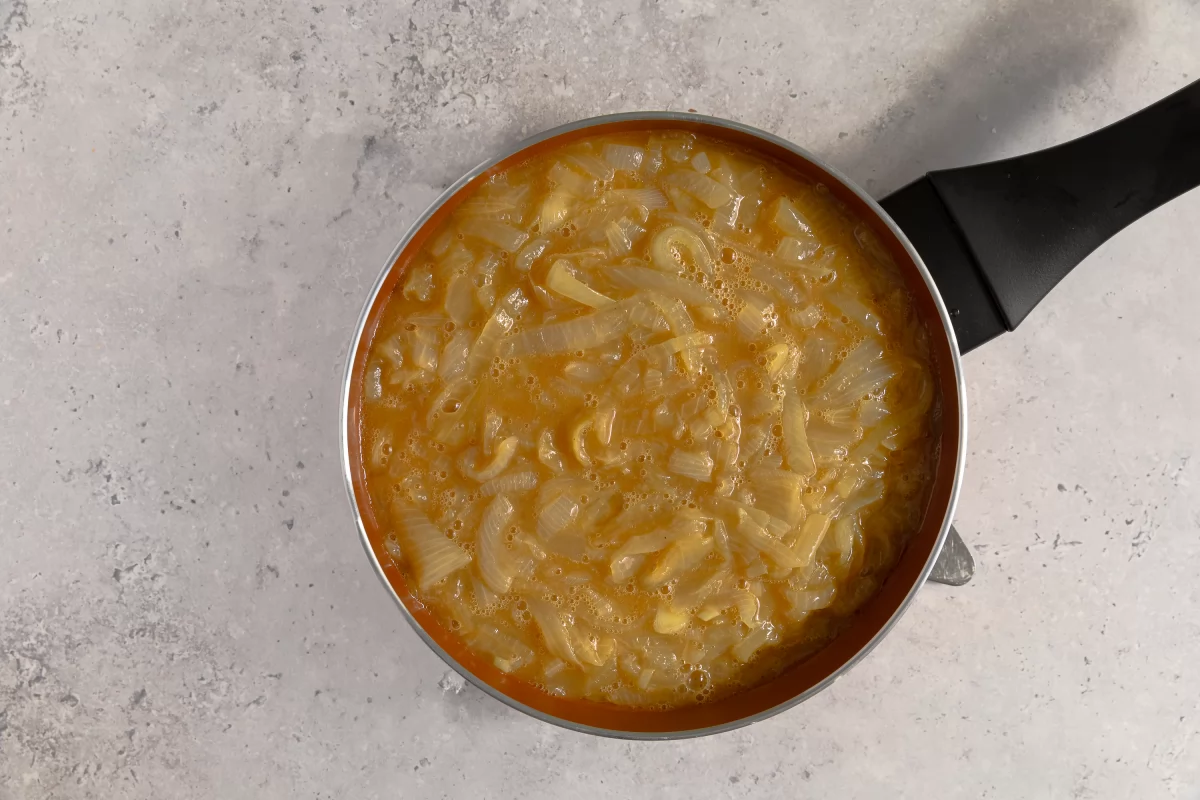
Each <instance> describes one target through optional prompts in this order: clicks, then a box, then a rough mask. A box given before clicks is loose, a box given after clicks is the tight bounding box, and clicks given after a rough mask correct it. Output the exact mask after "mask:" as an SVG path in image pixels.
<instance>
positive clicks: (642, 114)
mask: <svg viewBox="0 0 1200 800" xmlns="http://www.w3.org/2000/svg"><path fill="white" fill-rule="evenodd" d="M620 122H681V123H699V124H702V125H710V126H713V127H715V128H721V129H726V130H732V131H737V132H739V133H742V134H745V135H748V136H750V137H753V138H757V139H761V140H763V141H765V142H768V143H770V144H772V145H774V146H776V147H779V148H782V149H784V150H787V151H789V152H791V153H793V154H795V155H797V156H799V157H800V158H802V159H805V160H807V161H809V162H811V163H812V164H814V165H815V166H817V167H819V168H820V169H822V170H824V171H825V172H826V173H828V174H829V175H830V176H831V177H832V178H834V179H835V180H837V181H839V182H840V183H841V184H842V186H843V187H845V188H846V189H847V190H848V191H850V192H852V193H853V194H855V195H856V196H857V197H858V198H859V199H860V200H861V201H862V202H863V203H864V204H865V205H866V206H867V207H868V208H869V209H870V210H871V212H872V213H874V214H875V215H876V216H877V217H878V218H879V220H880V221H882V222H883V223H884V225H886V226H887V228H888V229H889V230H890V231H891V232H892V234H893V235H894V236H895V237H896V239H897V241H898V242H899V243H900V245H901V246H902V247H903V248H904V250H905V252H906V253H907V254H908V256H909V257H910V258H911V259H912V262H913V265H914V266H915V267H916V269H917V272H918V273H919V274H920V275H921V278H922V280H923V281H924V282H925V285H926V288H927V289H928V290H929V293H930V296H931V299H932V300H933V303H934V306H935V307H936V309H937V313H938V319H939V320H940V322H941V324H942V332H943V334H944V335H945V336H946V338H947V343H948V344H949V347H950V354H951V363H952V365H953V372H954V376H953V380H954V388H955V393H956V394H957V397H958V420H957V422H958V449H957V452H956V453H955V454H954V476H953V479H952V482H951V486H950V496H949V502H948V503H947V504H946V508H945V511H944V515H943V518H942V520H941V523H940V526H939V529H938V534H937V537H936V539H935V543H934V546H933V547H932V549H931V550H930V554H929V557H928V558H927V559H926V562H925V564H924V566H923V567H922V569H921V572H920V574H919V575H918V577H917V579H916V580H915V581H914V582H913V584H912V585H911V586H910V587H909V589H908V591H907V592H906V593H905V596H904V598H903V600H901V602H900V603H899V605H898V606H897V608H896V610H895V611H894V612H893V613H892V614H891V616H889V617H888V619H887V621H886V622H885V623H884V624H883V625H882V626H880V628H879V629H878V630H877V631H876V632H875V633H874V634H873V635H872V636H871V638H870V639H869V640H868V641H867V642H866V643H865V644H864V645H863V646H862V647H860V648H859V649H858V651H856V652H855V653H854V654H853V655H852V656H851V657H850V658H848V659H847V660H845V661H844V662H843V663H842V664H841V665H840V666H838V667H837V669H835V670H834V671H833V672H832V673H830V674H829V675H828V676H826V677H825V678H824V679H822V680H821V681H819V682H818V683H816V684H814V685H812V686H810V687H809V688H808V689H805V690H804V691H802V692H799V693H797V694H795V695H793V696H792V697H789V698H788V699H787V700H784V701H782V702H780V703H778V704H776V705H774V706H771V707H770V708H766V709H764V710H762V711H759V712H757V713H755V714H751V715H748V716H745V717H739V718H737V719H734V720H730V721H728V722H723V723H721V724H718V725H711V726H707V727H702V728H690V729H686V730H678V731H623V730H616V729H612V728H603V727H596V726H592V725H586V724H583V723H579V722H575V721H573V720H568V719H563V718H561V717H557V716H554V715H552V714H548V713H546V712H544V711H541V710H539V709H536V708H533V707H532V706H529V705H527V704H525V703H522V702H521V701H519V700H517V699H515V698H513V697H510V696H509V695H507V694H505V693H504V692H501V691H500V690H498V689H496V688H495V687H493V686H491V685H490V684H488V683H487V682H486V681H484V680H482V679H481V678H479V677H478V676H476V675H475V673H473V672H472V671H471V670H469V669H467V668H466V667H465V666H463V665H462V664H461V663H459V662H458V660H457V659H455V658H454V657H453V656H451V655H450V654H449V653H448V652H446V651H445V649H443V648H442V646H441V645H440V644H438V643H437V641H436V640H435V639H434V638H433V637H432V636H431V635H430V634H429V633H428V632H427V631H426V630H425V629H424V628H423V627H422V626H421V624H420V623H419V622H418V621H417V620H416V619H415V618H414V617H413V615H412V613H411V612H410V611H409V609H408V607H407V606H406V605H405V604H404V602H403V600H402V599H401V598H400V596H399V594H397V592H396V590H395V588H394V587H393V586H392V584H391V582H390V581H389V580H388V579H387V576H386V574H385V572H384V567H383V565H382V564H381V563H380V561H379V557H378V555H377V554H376V553H375V550H374V548H372V546H371V543H370V539H369V537H368V534H367V530H366V526H365V524H364V522H363V518H362V514H361V513H360V511H359V506H358V500H357V497H356V496H355V491H354V478H353V464H352V461H351V458H352V456H353V454H352V453H351V448H350V435H349V425H350V408H351V402H352V401H353V399H354V398H352V397H351V395H350V391H351V384H352V381H353V377H354V367H355V360H356V355H357V353H358V349H359V347H360V345H361V342H362V337H363V334H364V332H365V329H366V325H367V323H368V322H369V320H370V316H371V312H372V310H373V308H374V306H375V303H376V301H377V299H378V296H379V292H380V290H381V289H382V287H383V285H384V283H385V281H386V280H387V277H388V276H389V275H390V273H391V271H392V269H393V268H394V267H395V265H396V262H397V260H398V259H399V258H400V255H401V254H402V253H403V252H404V250H405V248H406V247H407V246H408V244H409V243H410V242H411V241H412V239H413V238H414V237H415V236H416V235H417V234H418V233H419V232H420V231H421V230H422V228H423V227H424V226H425V224H426V223H427V222H428V221H429V220H430V218H431V217H433V215H434V214H435V213H436V212H437V211H438V209H440V208H441V207H442V206H443V205H444V204H445V203H446V202H447V201H448V200H450V199H451V198H453V197H454V196H455V195H456V194H457V193H458V192H459V191H460V190H462V188H463V187H464V186H466V185H467V184H468V183H470V182H471V181H472V180H474V179H475V178H477V177H479V176H480V175H481V174H483V173H484V172H486V171H488V170H489V169H491V168H492V167H494V166H495V165H497V164H499V163H501V162H503V161H505V160H506V159H509V158H511V157H512V156H514V155H516V154H518V153H520V152H521V151H523V150H526V149H528V148H530V147H532V146H534V145H537V144H538V143H540V142H544V141H546V140H548V139H552V138H554V137H557V136H561V135H564V134H568V133H574V132H577V131H579V130H582V129H585V128H590V127H596V126H601V125H607V124H610V123H620ZM338 438H339V444H340V451H341V453H340V454H341V468H342V478H343V481H344V483H345V488H346V494H347V499H348V500H349V503H350V506H351V509H352V511H353V514H354V519H355V524H356V527H357V528H358V533H359V540H360V542H361V544H362V546H363V549H364V550H365V551H366V553H367V558H368V559H369V560H370V562H371V566H372V568H373V569H374V571H375V574H376V576H377V577H378V578H379V579H380V581H381V582H382V583H383V584H384V586H385V587H386V588H387V591H388V593H389V594H390V595H391V597H392V599H393V600H394V601H395V603H396V605H397V606H399V608H400V610H401V613H402V614H403V615H404V618H405V619H406V620H407V621H408V623H409V625H410V626H411V627H412V628H413V630H414V631H416V633H417V635H418V636H419V637H420V638H421V640H422V641H424V642H425V644H426V645H427V646H428V647H429V648H430V649H431V650H433V652H434V653H436V654H437V655H438V656H439V657H440V658H441V659H442V661H444V662H445V663H446V665H447V666H449V667H450V668H451V669H453V670H454V671H455V672H457V673H458V674H459V675H460V676H462V677H463V678H464V679H465V680H467V681H469V682H470V683H471V684H472V685H474V686H475V687H477V688H478V689H480V690H482V691H483V692H485V693H486V694H488V695H490V696H491V697H493V698H495V699H497V700H499V701H500V702H502V703H504V704H505V705H507V706H509V707H510V708H514V709H516V710H517V711H520V712H522V713H524V714H527V715H529V716H531V717H533V718H535V719H538V720H541V721H542V722H547V723H550V724H551V725H555V726H557V727H560V728H565V729H567V730H572V731H577V732H580V733H588V734H593V735H596V736H604V737H608V738H615V739H627V740H650V741H653V740H675V739H690V738H696V737H700V736H708V735H712V734H717V733H724V732H727V731H732V730H736V729H738V728H742V727H745V726H747V725H751V724H753V723H755V722H760V721H762V720H764V719H767V718H769V717H773V716H775V715H776V714H779V713H782V712H783V711H786V710H788V709H790V708H793V707H795V706H797V705H799V704H800V703H802V702H804V701H805V700H808V699H809V698H811V697H813V696H814V695H816V694H818V693H819V692H821V691H822V690H824V689H826V688H828V687H829V686H830V685H831V684H832V683H833V682H834V681H836V680H837V679H838V678H840V677H841V676H842V675H844V674H845V673H846V672H848V671H849V670H850V669H852V668H853V667H854V666H855V665H857V664H858V663H859V662H861V661H862V659H864V658H865V657H866V656H867V655H868V654H869V653H870V652H871V651H872V650H874V649H875V648H876V647H877V646H878V645H879V643H880V642H881V641H882V640H883V638H884V637H885V636H887V634H888V633H890V632H891V630H892V629H893V628H894V627H895V625H896V624H897V623H898V622H899V620H900V618H901V617H902V616H904V613H905V612H906V611H907V610H908V608H909V607H910V606H911V605H912V602H913V600H914V598H915V597H916V594H917V592H918V591H919V590H920V588H921V587H922V586H923V585H924V584H925V582H926V580H927V579H928V577H929V574H930V572H931V571H932V570H933V567H934V565H935V564H936V562H937V559H938V556H939V555H940V554H941V551H942V547H943V546H944V544H945V541H946V536H947V535H948V533H949V530H950V526H951V524H952V522H953V519H954V511H955V509H956V508H957V505H958V499H959V492H960V490H961V487H962V479H963V470H964V468H965V464H966V453H967V402H966V383H965V379H964V376H963V371H962V354H961V352H960V350H959V346H958V340H957V338H956V337H955V335H954V326H953V324H952V323H951V320H950V314H949V312H948V311H947V309H946V306H945V303H944V301H943V300H942V296H941V293H940V292H939V291H938V288H937V285H936V284H935V283H934V281H933V277H932V276H931V275H930V273H929V270H928V268H927V267H926V266H925V262H924V261H923V260H922V259H921V256H920V254H919V253H918V252H917V250H916V248H915V247H913V245H912V242H910V241H909V239H908V237H907V236H906V235H905V234H904V232H903V231H902V230H901V229H900V227H899V226H898V225H897V224H896V223H895V221H893V220H892V218H891V217H890V216H889V215H888V213H887V212H886V211H884V209H883V208H882V207H881V206H880V205H879V203H878V202H876V201H875V200H874V199H873V198H872V197H871V196H870V195H869V194H867V193H866V192H865V191H864V190H863V189H862V188H861V187H859V186H858V185H857V184H856V183H855V182H854V181H852V180H851V179H850V178H848V177H847V176H846V175H844V174H843V173H842V172H841V171H840V170H838V169H836V168H835V167H833V166H831V165H830V164H829V163H827V162H826V161H825V160H823V159H821V158H819V157H817V156H815V155H813V154H812V153H810V152H809V151H807V150H805V149H804V148H802V147H799V146H798V145H796V144H793V143H792V142H789V141H787V140H786V139H782V138H780V137H778V136H775V135H774V134H771V133H768V132H767V131H763V130H761V129H758V128H755V127H752V126H749V125H745V124H743V123H740V122H735V121H732V120H726V119H722V118H720V117H712V116H707V115H703V114H695V113H691V112H678V111H631V112H623V113H619V114H605V115H601V116H596V117H589V118H586V119H581V120H576V121H574V122H569V123H566V124H564V125H559V126H557V127H554V128H551V129H548V130H545V131H542V132H541V133H538V134H535V135H533V136H531V137H529V138H526V139H524V140H523V141H521V142H519V143H518V144H516V145H515V146H513V147H511V148H509V149H507V150H505V151H503V152H502V153H500V154H498V155H496V156H494V157H491V158H488V159H487V160H485V161H483V162H481V163H480V164H479V165H477V166H476V167H474V168H473V169H471V170H469V171H468V172H467V173H466V174H464V175H463V176H462V177H461V178H459V179H458V180H457V181H455V182H454V183H453V184H451V185H450V186H449V187H448V188H447V189H446V190H445V191H443V192H442V193H441V195H439V196H438V197H437V199H435V200H434V201H433V202H432V203H431V204H430V205H429V207H428V208H426V209H425V211H424V212H423V213H422V214H421V215H420V216H419V217H418V218H417V219H416V220H415V221H414V222H413V224H412V225H411V226H410V227H409V229H408V231H407V232H406V233H405V234H404V236H403V237H402V238H401V239H400V241H399V243H397V245H396V247H395V248H394V249H393V250H392V252H391V255H390V256H389V257H388V260H387V261H386V263H385V264H384V267H383V269H382V271H381V272H380V274H379V276H378V277H377V278H376V280H375V282H374V284H373V285H372V287H371V290H370V292H369V293H368V295H367V298H366V301H365V303H364V304H363V307H362V311H361V312H360V314H359V318H358V321H357V324H356V325H355V330H354V335H353V336H352V337H351V341H350V345H349V349H348V351H347V357H346V365H345V369H344V372H343V378H342V391H341V394H340V405H339V434H338Z"/></svg>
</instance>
